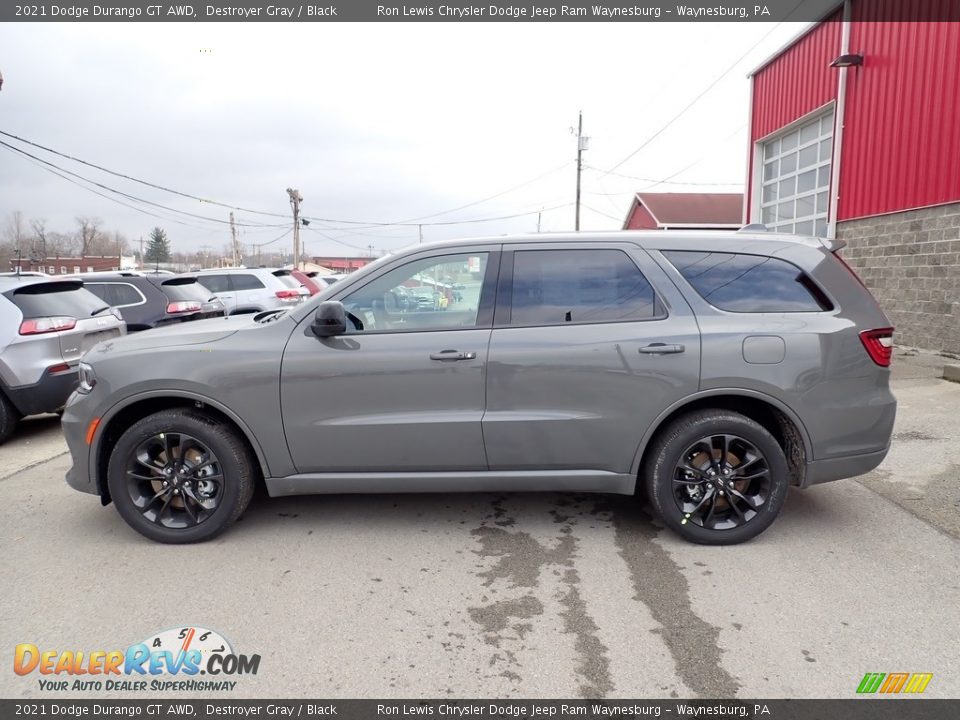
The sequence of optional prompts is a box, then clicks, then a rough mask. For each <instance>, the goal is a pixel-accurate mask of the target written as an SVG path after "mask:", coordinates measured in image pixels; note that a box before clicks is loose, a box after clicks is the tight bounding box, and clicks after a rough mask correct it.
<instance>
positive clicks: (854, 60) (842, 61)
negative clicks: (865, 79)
mask: <svg viewBox="0 0 960 720" xmlns="http://www.w3.org/2000/svg"><path fill="white" fill-rule="evenodd" d="M858 65H863V55H862V54H861V53H845V54H844V55H841V56H840V57H838V58H837V59H836V60H834V61H833V62H832V63H830V67H835V68H843V67H856V66H858Z"/></svg>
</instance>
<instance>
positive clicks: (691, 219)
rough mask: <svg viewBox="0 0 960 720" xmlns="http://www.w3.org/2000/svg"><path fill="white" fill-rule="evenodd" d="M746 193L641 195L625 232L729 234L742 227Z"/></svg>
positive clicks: (627, 220) (630, 215) (626, 221)
mask: <svg viewBox="0 0 960 720" xmlns="http://www.w3.org/2000/svg"><path fill="white" fill-rule="evenodd" d="M742 212H743V193H650V192H639V193H637V194H636V195H635V196H634V198H633V202H632V203H631V204H630V210H629V211H628V212H627V218H626V220H624V221H623V229H624V230H678V229H683V230H729V229H734V230H735V229H737V228H739V227H740V226H742V225H743V223H742V222H740V216H741V214H742Z"/></svg>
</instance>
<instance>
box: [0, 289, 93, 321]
mask: <svg viewBox="0 0 960 720" xmlns="http://www.w3.org/2000/svg"><path fill="white" fill-rule="evenodd" d="M7 297H9V298H10V299H11V300H12V301H13V303H14V304H15V305H16V306H17V307H18V308H20V312H22V313H23V317H24V318H42V317H72V318H77V319H81V318H88V317H91V316H92V315H93V313H95V312H96V311H97V310H100V309H101V308H102V307H103V306H104V305H105V304H106V303H105V302H104V301H103V300H101V299H100V298H98V297H97V296H96V295H94V294H93V293H92V292H89V291H87V290H85V289H84V288H83V286H82V285H81V284H80V283H79V282H63V281H60V282H48V283H33V284H30V285H24V286H23V287H22V288H17V289H16V290H13V291H10V292H8V293H7Z"/></svg>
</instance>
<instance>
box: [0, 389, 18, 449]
mask: <svg viewBox="0 0 960 720" xmlns="http://www.w3.org/2000/svg"><path fill="white" fill-rule="evenodd" d="M19 422H20V413H19V412H18V411H17V409H16V408H15V407H14V406H13V403H12V402H10V400H8V399H7V396H6V395H4V394H3V393H2V392H0V443H3V442H6V440H7V438H9V437H10V436H11V435H12V434H13V431H14V430H16V429H17V424H18V423H19Z"/></svg>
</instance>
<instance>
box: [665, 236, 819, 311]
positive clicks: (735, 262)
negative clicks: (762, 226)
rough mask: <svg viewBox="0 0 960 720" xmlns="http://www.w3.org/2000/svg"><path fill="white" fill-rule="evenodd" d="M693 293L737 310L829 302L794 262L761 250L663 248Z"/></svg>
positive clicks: (815, 305)
mask: <svg viewBox="0 0 960 720" xmlns="http://www.w3.org/2000/svg"><path fill="white" fill-rule="evenodd" d="M662 254H663V256H664V257H665V258H666V259H667V260H668V261H670V263H671V264H672V265H673V266H674V267H675V268H676V269H677V270H678V271H679V273H680V274H681V275H682V276H683V278H684V280H686V281H687V282H688V283H690V286H691V287H692V288H693V289H694V290H695V291H696V292H697V294H698V295H699V296H700V297H702V298H703V299H704V300H706V301H707V302H708V303H710V304H711V305H713V306H714V307H716V308H719V309H720V310H727V311H728V312H740V313H771V312H821V311H824V310H832V309H833V304H832V303H831V302H830V300H829V298H827V296H826V295H825V294H824V293H823V291H822V290H821V289H820V288H819V287H818V286H817V284H816V283H814V282H813V280H811V279H810V278H809V277H808V276H807V275H806V273H804V272H803V271H802V270H801V269H800V268H798V267H797V266H796V265H794V264H792V263H789V262H787V261H786V260H780V259H779V258H772V257H768V256H764V255H747V254H745V253H723V252H690V251H687V250H682V251H681V250H664V251H662Z"/></svg>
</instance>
